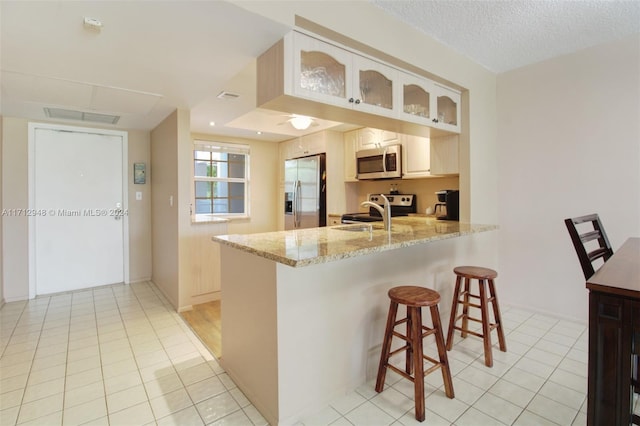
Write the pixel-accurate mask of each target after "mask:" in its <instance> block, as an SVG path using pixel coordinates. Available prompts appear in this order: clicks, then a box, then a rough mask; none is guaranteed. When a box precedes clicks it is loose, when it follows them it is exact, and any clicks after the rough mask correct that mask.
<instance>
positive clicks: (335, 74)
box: [285, 32, 353, 106]
mask: <svg viewBox="0 0 640 426" xmlns="http://www.w3.org/2000/svg"><path fill="white" fill-rule="evenodd" d="M288 38H291V42H292V43H293V55H292V59H293V63H289V64H286V63H285V67H290V66H292V67H293V68H292V70H291V71H292V87H291V89H290V90H291V92H292V94H294V95H296V96H299V97H303V98H309V99H313V100H318V101H320V102H323V103H326V104H333V105H337V106H345V104H347V102H348V101H347V100H348V99H349V97H350V96H351V92H352V91H353V90H352V88H351V85H352V78H351V76H352V74H353V64H352V58H351V53H349V52H347V51H346V50H343V49H340V48H337V47H335V46H332V45H330V44H328V43H325V42H323V41H320V40H317V39H315V38H312V37H307V36H305V35H303V34H300V33H297V32H293V33H291V34H288V35H287V36H286V37H285V42H286V41H288ZM285 60H286V55H285ZM286 84H287V82H285V86H286Z"/></svg>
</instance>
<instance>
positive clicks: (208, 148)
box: [191, 140, 251, 222]
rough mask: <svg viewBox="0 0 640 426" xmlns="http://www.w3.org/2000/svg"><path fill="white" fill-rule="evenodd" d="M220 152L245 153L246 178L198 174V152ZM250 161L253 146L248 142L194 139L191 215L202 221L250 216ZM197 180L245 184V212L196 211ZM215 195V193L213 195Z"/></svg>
mask: <svg viewBox="0 0 640 426" xmlns="http://www.w3.org/2000/svg"><path fill="white" fill-rule="evenodd" d="M197 151H201V152H219V153H227V154H237V155H244V157H245V161H244V178H224V177H223V178H221V177H205V176H196V168H195V163H196V152H197ZM250 161H251V148H250V146H249V145H246V144H236V143H228V142H218V141H205V140H194V141H193V149H192V150H191V206H192V207H191V216H192V218H194V219H195V220H196V221H198V222H200V221H202V220H203V219H206V218H224V219H246V218H249V217H250V206H251V203H250V198H249V194H250V190H249V187H250V176H249V171H250V169H251V168H250ZM196 182H225V183H243V184H244V195H243V196H244V212H243V213H228V212H227V213H196ZM212 196H213V195H212Z"/></svg>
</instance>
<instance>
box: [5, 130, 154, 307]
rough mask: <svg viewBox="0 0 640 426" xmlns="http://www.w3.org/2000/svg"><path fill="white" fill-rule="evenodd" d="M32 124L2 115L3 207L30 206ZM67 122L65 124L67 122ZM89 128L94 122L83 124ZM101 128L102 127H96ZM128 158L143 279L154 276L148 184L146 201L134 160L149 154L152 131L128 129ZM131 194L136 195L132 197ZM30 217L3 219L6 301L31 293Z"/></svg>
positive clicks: (134, 256) (135, 246)
mask: <svg viewBox="0 0 640 426" xmlns="http://www.w3.org/2000/svg"><path fill="white" fill-rule="evenodd" d="M28 123H29V121H28V120H26V119H23V118H13V117H3V118H2V142H3V143H2V205H3V208H6V209H26V208H27V207H28V205H29V200H28V179H27V172H28ZM65 125H66V124H65ZM83 127H89V126H83ZM96 128H98V127H96ZM128 135H129V136H128V146H129V151H128V157H129V158H128V161H129V172H128V173H129V197H130V198H129V278H130V280H131V281H140V280H144V279H147V278H148V277H150V276H151V259H150V255H149V250H150V246H151V236H150V232H149V230H150V228H149V217H150V204H149V202H148V198H149V197H148V196H147V197H144V195H148V192H149V190H148V187H149V186H148V185H149V184H147V185H144V188H143V189H141V191H142V192H143V201H135V191H136V190H140V189H138V188H140V186H141V185H133V183H132V182H133V163H134V162H139V161H145V159H148V158H149V133H148V132H144V131H129V132H128ZM131 197H134V200H133V201H132V199H131ZM27 219H28V218H27V217H25V216H18V217H5V218H4V220H3V222H2V254H3V256H2V261H3V270H2V272H3V296H4V298H5V300H6V301H14V300H22V299H26V298H28V296H29V246H28V220H27Z"/></svg>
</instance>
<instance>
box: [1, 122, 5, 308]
mask: <svg viewBox="0 0 640 426" xmlns="http://www.w3.org/2000/svg"><path fill="white" fill-rule="evenodd" d="M0 188H2V116H1V115H0ZM2 206H3V203H2V195H0V210H2V209H3V207H2ZM3 222H4V215H0V306H2V305H4V289H3V287H4V279H3V278H4V274H3V272H2V264H3V263H4V256H3V254H2V253H3V252H2V246H3V245H4V244H2V241H3V238H2V228H3Z"/></svg>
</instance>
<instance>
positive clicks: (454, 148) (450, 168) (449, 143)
mask: <svg viewBox="0 0 640 426" xmlns="http://www.w3.org/2000/svg"><path fill="white" fill-rule="evenodd" d="M430 145H431V173H432V174H434V175H457V174H459V173H460V160H459V158H458V152H459V147H458V145H459V138H458V135H449V136H441V137H437V138H432V139H431V143H430Z"/></svg>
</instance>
